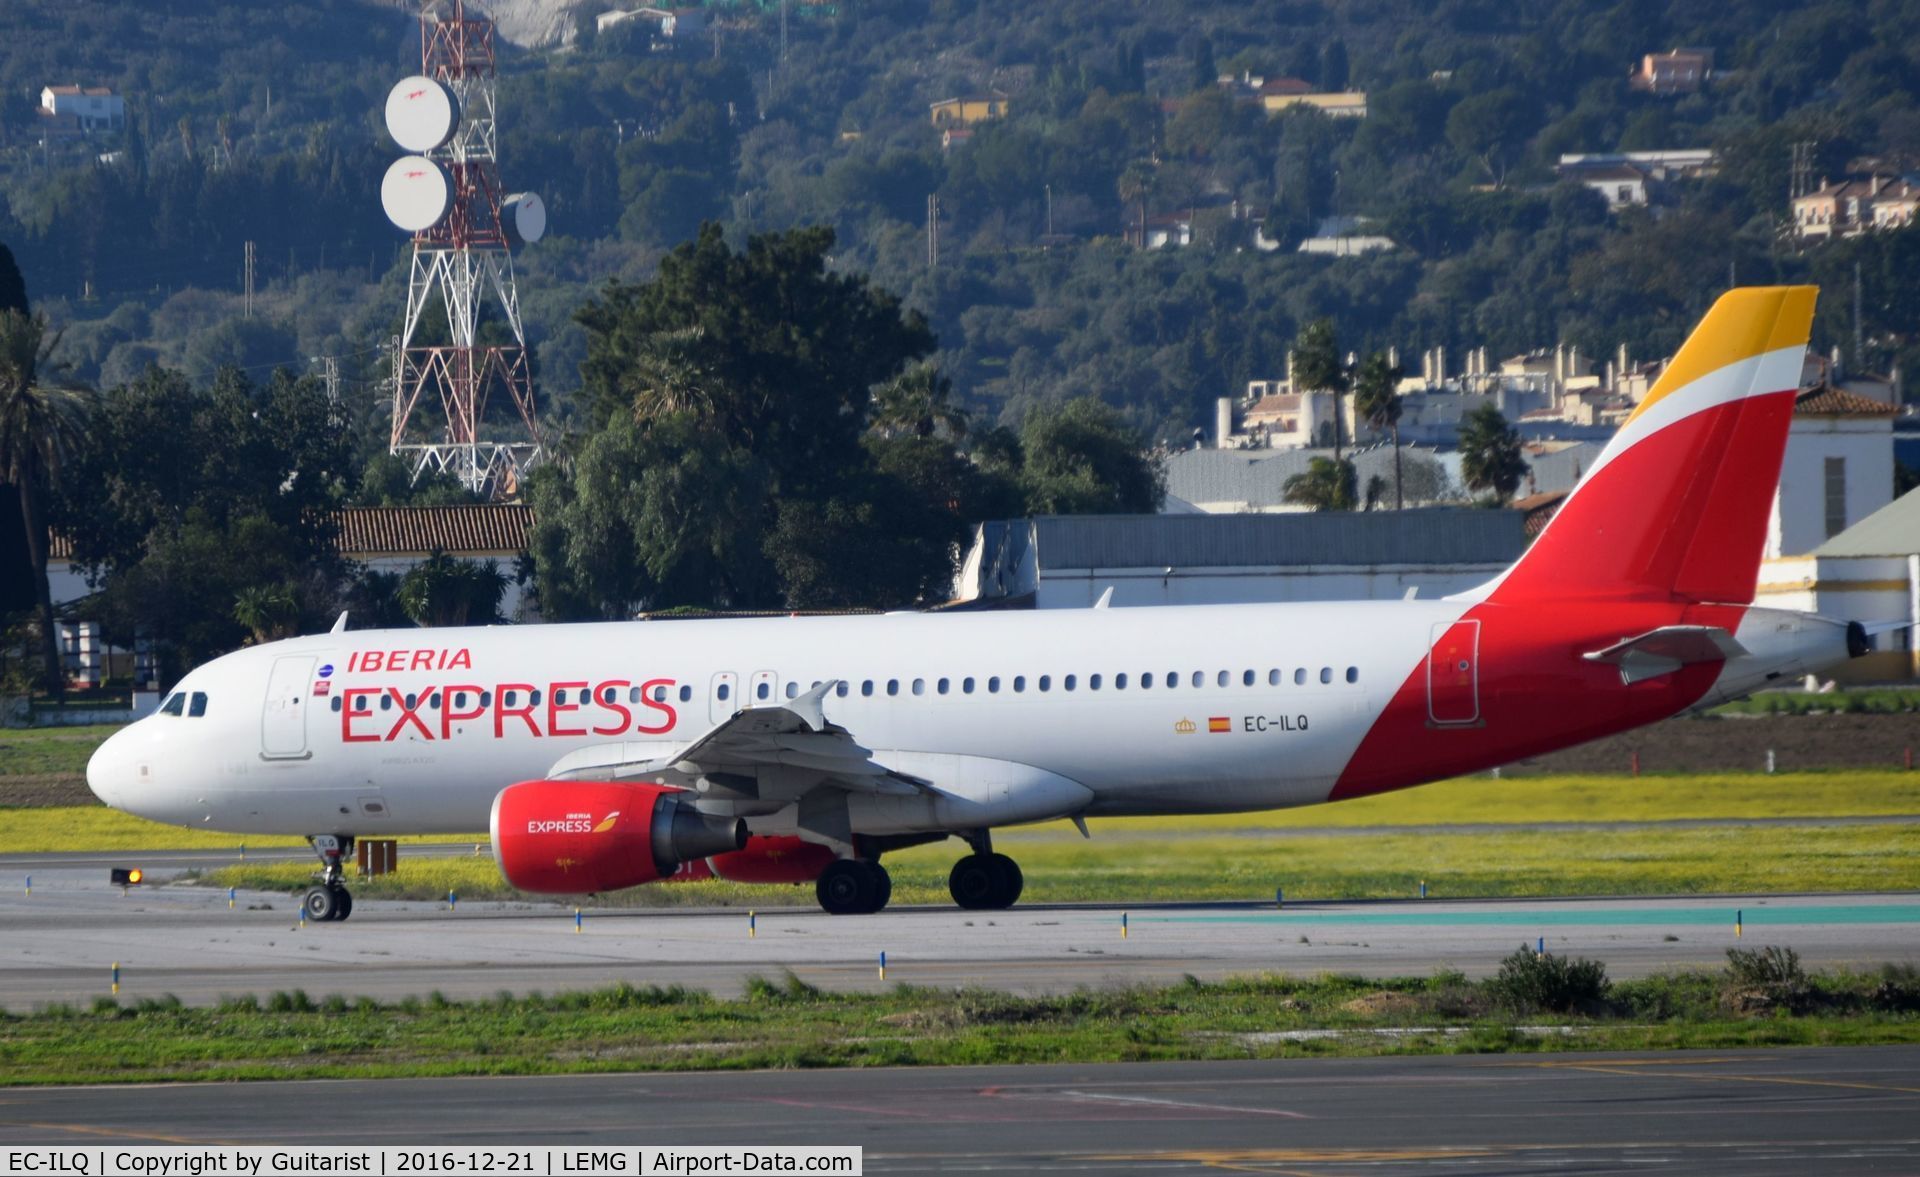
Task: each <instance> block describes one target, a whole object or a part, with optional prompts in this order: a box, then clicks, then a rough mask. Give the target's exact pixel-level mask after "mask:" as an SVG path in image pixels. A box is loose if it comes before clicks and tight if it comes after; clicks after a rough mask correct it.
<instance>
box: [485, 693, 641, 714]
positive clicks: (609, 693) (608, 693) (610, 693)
mask: <svg viewBox="0 0 1920 1177" xmlns="http://www.w3.org/2000/svg"><path fill="white" fill-rule="evenodd" d="M608 694H609V695H611V694H612V692H608ZM453 705H454V706H455V707H456V708H458V709H459V710H461V711H465V710H466V709H467V693H466V692H465V691H455V692H454V693H453Z"/></svg>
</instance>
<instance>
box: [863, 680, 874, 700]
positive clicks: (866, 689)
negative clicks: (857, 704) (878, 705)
mask: <svg viewBox="0 0 1920 1177" xmlns="http://www.w3.org/2000/svg"><path fill="white" fill-rule="evenodd" d="M860 693H861V694H863V695H866V696H869V697H871V696H872V695H873V680H872V679H867V680H866V681H865V682H862V683H861V684H860Z"/></svg>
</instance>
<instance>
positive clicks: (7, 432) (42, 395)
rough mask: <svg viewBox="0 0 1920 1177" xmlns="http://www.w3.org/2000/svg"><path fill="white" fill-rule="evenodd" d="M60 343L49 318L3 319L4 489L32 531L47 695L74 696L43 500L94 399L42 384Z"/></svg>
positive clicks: (0, 416) (5, 315) (0, 431)
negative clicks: (56, 614)
mask: <svg viewBox="0 0 1920 1177" xmlns="http://www.w3.org/2000/svg"><path fill="white" fill-rule="evenodd" d="M59 343H60V336H59V333H58V332H55V333H54V334H53V336H52V338H48V333H47V320H46V317H45V316H43V315H23V314H21V313H20V312H19V311H17V310H8V311H4V312H0V482H10V483H12V484H13V489H14V493H15V494H17V495H19V497H20V518H21V521H22V522H23V523H25V524H26V529H27V560H28V563H29V564H30V565H31V566H32V569H33V591H34V594H35V595H36V596H37V597H38V599H39V606H40V656H41V661H42V663H43V666H42V675H43V679H42V681H43V682H44V684H45V686H46V689H47V691H48V692H49V693H50V694H53V695H56V696H58V695H60V694H63V693H64V692H65V689H66V677H65V675H63V674H62V673H61V668H60V648H59V645H58V643H57V642H56V640H55V637H54V634H55V630H54V620H53V594H52V591H51V590H50V589H49V587H48V585H47V524H46V506H45V503H44V501H43V496H44V495H45V494H46V492H47V491H48V490H50V489H51V488H52V487H53V486H54V485H55V484H56V483H57V482H58V481H59V478H60V470H61V467H63V466H64V465H65V464H66V460H67V457H68V455H70V454H71V453H72V452H73V451H74V450H75V449H76V448H77V447H78V446H79V444H80V441H81V437H82V427H81V420H82V417H83V416H84V414H85V412H86V410H87V408H88V407H89V404H90V401H89V399H88V397H87V394H85V393H83V392H80V391H77V390H74V389H66V388H52V387H49V386H47V385H44V384H42V383H41V382H40V377H41V374H42V373H43V372H51V371H53V364H52V363H51V362H50V360H49V358H48V357H49V356H50V355H51V354H52V352H53V349H54V348H55V347H56V346H58V345H59Z"/></svg>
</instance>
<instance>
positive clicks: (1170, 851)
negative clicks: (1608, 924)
mask: <svg viewBox="0 0 1920 1177" xmlns="http://www.w3.org/2000/svg"><path fill="white" fill-rule="evenodd" d="M995 845H996V846H998V847H999V848H1000V849H1002V850H1004V851H1005V852H1007V853H1009V854H1011V855H1013V857H1014V858H1015V859H1016V860H1018V861H1019V863H1020V865H1021V869H1022V871H1023V872H1024V873H1025V875H1026V880H1027V885H1026V891H1025V892H1024V894H1023V895H1022V899H1021V901H1022V902H1023V903H1067V902H1130V903H1138V902H1153V901H1175V900H1178V901H1191V900H1217V899H1252V900H1263V899H1264V900H1270V899H1272V898H1273V893H1274V890H1275V888H1284V889H1285V891H1286V895H1287V898H1289V899H1302V900H1304V899H1336V898H1337V899H1358V898H1405V897H1408V896H1411V895H1416V894H1418V893H1419V890H1420V884H1421V883H1422V882H1423V881H1424V882H1425V883H1426V884H1427V887H1428V894H1429V895H1431V896H1433V897H1436V898H1484V897H1501V896H1566V895H1638V894H1711V893H1741V894H1746V893H1753V894H1764V893H1782V892H1802V891H1901V890H1911V889H1915V888H1920V826H1913V825H1865V826H1706V827H1685V828H1678V829H1661V830H1654V831H1637V832H1633V833H1630V834H1621V833H1617V832H1613V831H1584V830H1553V831H1544V832H1525V833H1519V832H1516V833H1505V832H1500V833H1447V832H1435V833H1411V834H1410V833H1392V834H1357V835H1351V836H1349V835H1338V834H1327V835H1303V836H1299V837H1288V838H1272V839H1261V838H1245V837H1234V836H1221V835H1209V834H1178V833H1174V834H1168V835H1167V836H1164V837H1162V838H1159V839H1157V840H1152V841H1148V840H1144V839H1125V840H1107V841H1102V840H1100V839H1098V838H1096V839H1095V840H1093V841H1090V842H1089V841H1084V840H1082V839H1081V838H1080V837H1079V835H1078V834H1074V833H1066V834H1053V833H1049V832H1047V831H1045V830H1036V831H1029V832H1024V833H1017V834H1006V835H1001V836H998V837H996V838H995ZM956 847H957V844H953V843H949V844H944V845H932V846H922V847H916V848H914V849H911V850H905V851H900V852H898V853H895V854H889V855H888V856H887V859H886V863H887V869H888V871H889V872H890V873H891V874H892V876H893V881H894V883H893V902H895V903H903V904H904V903H939V904H944V903H947V902H949V898H948V895H947V881H946V880H947V871H948V869H949V868H950V867H951V866H952V864H953V861H954V858H955V857H956V856H957V855H958V854H959V853H960V851H959V850H958V849H957V848H956ZM311 874H312V871H311V869H310V868H308V867H307V866H305V865H303V864H295V863H288V864H281V863H260V864H255V863H247V864H243V865H237V866H232V867H226V868H222V869H220V870H217V871H213V872H210V873H209V874H208V875H207V876H206V881H207V882H209V883H211V884H213V885H215V886H219V887H245V888H255V889H264V890H293V889H297V888H300V887H304V886H306V885H308V880H309V876H310V875H311ZM450 890H452V891H457V892H459V894H460V897H461V898H462V899H486V898H525V896H520V895H519V894H518V893H517V892H513V891H511V890H509V889H508V888H507V886H506V884H505V882H504V881H503V880H502V879H501V878H500V873H499V871H498V869H497V868H496V867H495V866H494V863H493V860H492V858H491V857H490V856H481V857H477V858H476V857H464V856H463V857H460V858H420V857H415V858H409V857H407V855H406V854H405V853H404V852H403V853H402V854H401V855H400V864H399V870H398V871H396V872H395V873H394V874H391V875H386V876H382V877H381V878H378V879H370V880H366V881H363V882H359V883H356V884H355V893H356V894H357V895H360V896H363V897H368V898H382V897H383V898H415V899H433V898H442V897H444V896H445V895H446V893H447V892H448V891H450ZM811 902H813V891H812V887H811V886H800V887H794V886H751V887H750V886H744V885H741V884H737V883H727V882H720V881H711V882H699V883H668V884H654V885H652V886H646V887H637V888H634V889H632V890H630V891H623V892H619V893H617V894H614V895H609V896H602V897H600V898H598V899H596V900H594V901H593V903H594V904H595V905H596V906H621V907H629V906H632V907H665V906H687V905H697V906H749V905H760V906H774V905H778V904H783V903H811Z"/></svg>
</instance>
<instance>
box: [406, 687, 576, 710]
mask: <svg viewBox="0 0 1920 1177" xmlns="http://www.w3.org/2000/svg"><path fill="white" fill-rule="evenodd" d="M566 694H567V693H566V692H565V691H561V692H560V695H561V699H560V701H561V702H562V703H564V702H566V701H567V700H566ZM419 705H420V696H419V695H417V694H415V693H414V692H412V691H408V692H407V710H408V711H412V710H413V709H414V708H416V707H418V706H419Z"/></svg>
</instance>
